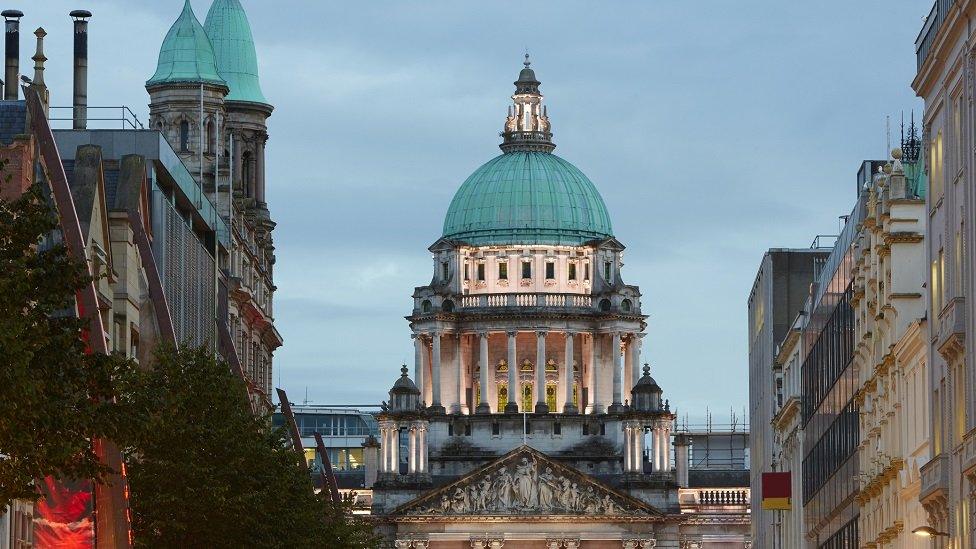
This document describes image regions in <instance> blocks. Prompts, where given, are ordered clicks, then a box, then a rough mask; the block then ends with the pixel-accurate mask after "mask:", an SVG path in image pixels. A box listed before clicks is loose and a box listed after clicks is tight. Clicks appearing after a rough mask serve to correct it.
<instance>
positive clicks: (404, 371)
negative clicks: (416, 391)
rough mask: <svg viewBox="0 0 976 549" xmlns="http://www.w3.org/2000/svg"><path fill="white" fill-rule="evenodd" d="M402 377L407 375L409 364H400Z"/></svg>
mask: <svg viewBox="0 0 976 549" xmlns="http://www.w3.org/2000/svg"><path fill="white" fill-rule="evenodd" d="M400 377H407V365H406V364H404V365H402V366H400Z"/></svg>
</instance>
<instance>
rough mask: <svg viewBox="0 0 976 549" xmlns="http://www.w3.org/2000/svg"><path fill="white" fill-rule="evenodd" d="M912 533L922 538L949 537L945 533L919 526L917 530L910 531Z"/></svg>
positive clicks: (929, 527)
mask: <svg viewBox="0 0 976 549" xmlns="http://www.w3.org/2000/svg"><path fill="white" fill-rule="evenodd" d="M912 533H913V534H915V535H916V536H921V537H923V538H934V537H937V536H945V537H949V534H948V533H947V532H940V531H938V530H936V529H935V528H932V527H931V526H919V527H918V528H916V529H914V530H912Z"/></svg>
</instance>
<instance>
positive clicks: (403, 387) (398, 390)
mask: <svg viewBox="0 0 976 549" xmlns="http://www.w3.org/2000/svg"><path fill="white" fill-rule="evenodd" d="M419 409H420V389H418V388H417V385H416V384H414V382H413V380H412V379H410V377H409V376H408V375H407V366H406V365H404V366H403V367H401V368H400V378H399V379H397V380H396V382H395V383H394V384H393V388H392V389H390V411H391V412H416V411H417V410H419Z"/></svg>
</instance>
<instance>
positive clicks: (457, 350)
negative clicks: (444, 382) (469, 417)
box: [451, 334, 468, 414]
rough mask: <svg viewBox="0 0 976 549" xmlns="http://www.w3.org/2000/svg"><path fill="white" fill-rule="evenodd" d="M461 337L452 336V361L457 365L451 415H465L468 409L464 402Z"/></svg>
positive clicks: (457, 335)
mask: <svg viewBox="0 0 976 549" xmlns="http://www.w3.org/2000/svg"><path fill="white" fill-rule="evenodd" d="M463 337H464V336H462V335H461V334H455V336H454V361H455V362H456V363H457V391H456V393H455V395H454V397H455V401H454V403H452V404H451V413H454V414H467V413H468V407H467V405H466V404H465V402H464V356H463V354H462V349H461V347H462V345H461V342H462V341H463Z"/></svg>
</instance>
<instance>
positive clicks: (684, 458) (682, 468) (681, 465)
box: [674, 433, 691, 488]
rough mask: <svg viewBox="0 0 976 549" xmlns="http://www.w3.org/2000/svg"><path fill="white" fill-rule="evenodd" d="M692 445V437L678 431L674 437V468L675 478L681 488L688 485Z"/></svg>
mask: <svg viewBox="0 0 976 549" xmlns="http://www.w3.org/2000/svg"><path fill="white" fill-rule="evenodd" d="M690 445H691V437H690V436H688V435H686V434H683V433H678V434H677V435H675V437H674V470H675V477H676V478H675V480H676V481H677V483H678V486H679V487H681V488H687V487H688V446H690Z"/></svg>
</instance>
